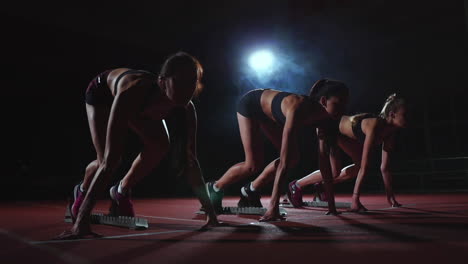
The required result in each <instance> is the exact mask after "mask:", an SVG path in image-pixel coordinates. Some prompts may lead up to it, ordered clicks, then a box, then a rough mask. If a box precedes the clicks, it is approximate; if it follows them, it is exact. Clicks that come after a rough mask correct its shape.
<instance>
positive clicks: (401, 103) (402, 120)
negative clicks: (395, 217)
mask: <svg viewBox="0 0 468 264" xmlns="http://www.w3.org/2000/svg"><path fill="white" fill-rule="evenodd" d="M406 124H407V108H406V103H405V100H404V99H403V98H401V97H397V96H396V94H392V95H390V96H389V97H388V98H387V100H386V101H385V104H384V106H383V108H382V111H381V112H380V114H379V115H374V114H368V113H366V114H358V115H353V116H343V117H342V118H341V121H340V124H339V131H340V134H339V135H338V139H337V144H338V146H339V147H340V148H341V149H342V150H343V151H344V152H345V153H346V154H347V155H349V156H350V157H351V159H352V160H353V162H354V164H351V165H349V166H346V167H344V168H342V166H341V164H340V160H339V159H336V158H331V163H332V168H333V177H334V179H333V183H339V182H343V181H346V180H349V179H352V178H356V183H355V185H354V190H353V197H352V204H351V209H350V211H352V212H361V211H366V210H367V209H366V208H365V207H364V206H363V205H362V204H361V202H360V200H359V196H360V193H361V186H362V181H363V179H364V178H365V177H366V176H367V174H368V171H369V163H370V152H371V150H372V148H374V147H376V146H379V145H382V163H381V165H380V170H381V173H382V177H383V181H384V185H385V191H386V195H387V201H388V203H389V204H390V205H391V206H393V207H399V206H401V205H400V204H399V203H398V202H397V201H396V199H395V195H394V193H393V188H392V174H391V171H390V162H391V160H392V153H393V150H394V148H395V134H396V132H397V130H399V129H401V128H404V127H406ZM340 170H341V172H340ZM324 179H325V178H323V177H322V173H321V172H320V171H315V172H313V173H311V174H309V175H307V176H306V177H304V178H302V179H300V180H297V181H296V180H295V181H293V182H291V183H290V184H289V188H288V197H289V201H290V202H291V204H292V205H293V206H295V207H301V206H302V203H303V201H302V189H303V188H304V187H305V186H307V185H311V184H314V186H315V187H316V190H317V192H318V193H319V195H320V196H321V197H320V198H321V199H322V200H326V199H327V196H326V195H325V196H323V193H322V191H321V189H322V187H321V186H322V181H323V180H324Z"/></svg>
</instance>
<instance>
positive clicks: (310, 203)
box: [280, 199, 351, 208]
mask: <svg viewBox="0 0 468 264" xmlns="http://www.w3.org/2000/svg"><path fill="white" fill-rule="evenodd" d="M280 206H281V207H285V208H293V207H294V206H293V205H292V204H291V203H289V202H288V203H280ZM302 206H304V207H320V208H328V202H324V201H321V200H319V199H317V200H315V201H306V202H303V203H302ZM335 207H336V208H351V203H344V202H335Z"/></svg>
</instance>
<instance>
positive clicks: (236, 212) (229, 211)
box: [196, 207, 288, 216]
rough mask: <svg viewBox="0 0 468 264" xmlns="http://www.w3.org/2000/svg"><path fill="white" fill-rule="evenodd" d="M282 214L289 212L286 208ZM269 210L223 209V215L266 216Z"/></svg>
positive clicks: (262, 208) (250, 208) (281, 210)
mask: <svg viewBox="0 0 468 264" xmlns="http://www.w3.org/2000/svg"><path fill="white" fill-rule="evenodd" d="M279 210H280V214H281V215H282V216H286V215H287V214H288V212H287V211H286V210H285V209H284V208H280V209H279ZM266 211H267V209H266V208H264V207H223V211H222V212H221V213H219V214H222V215H264V214H265V213H266ZM196 214H205V211H203V210H200V211H198V212H196Z"/></svg>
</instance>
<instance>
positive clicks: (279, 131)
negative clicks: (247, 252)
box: [207, 79, 348, 221]
mask: <svg viewBox="0 0 468 264" xmlns="http://www.w3.org/2000/svg"><path fill="white" fill-rule="evenodd" d="M347 98H348V88H347V87H346V86H345V85H344V84H343V83H342V82H339V81H333V80H328V79H323V80H320V81H318V82H316V84H315V85H314V86H313V87H312V89H311V91H310V93H309V96H304V95H297V94H293V93H286V92H281V91H277V90H273V89H257V90H253V91H250V92H248V93H247V94H245V95H244V96H243V97H242V99H241V100H240V101H239V105H238V112H237V119H238V122H239V129H240V134H241V139H242V144H243V147H244V153H245V161H243V162H240V163H237V164H235V165H234V166H232V167H231V168H230V169H229V170H228V171H227V172H226V173H224V175H223V176H222V177H221V178H220V179H219V180H217V181H216V182H208V183H207V189H208V192H209V195H210V199H211V201H212V202H213V204H214V206H215V209H217V210H221V209H222V198H223V191H222V190H223V189H225V188H226V187H227V186H229V185H231V184H233V183H235V182H238V181H240V180H243V179H246V178H247V177H250V176H252V175H254V174H257V173H259V172H261V174H260V175H259V176H258V177H257V178H256V179H255V181H254V182H252V183H247V185H246V186H244V187H243V188H242V189H241V199H240V201H239V203H238V206H241V207H242V206H245V207H252V206H254V207H261V206H262V204H261V202H260V196H259V194H258V191H257V190H258V189H260V188H262V187H263V186H264V185H265V184H266V183H268V182H270V181H272V180H275V182H274V187H273V193H272V198H271V201H270V204H269V206H268V210H267V212H266V214H265V215H264V216H263V217H262V218H261V219H260V220H262V221H270V220H276V219H278V218H280V215H279V207H278V206H279V194H280V186H281V185H282V183H283V181H284V179H285V174H286V173H287V171H288V170H289V169H291V168H293V167H294V166H296V164H297V162H298V160H299V153H298V149H297V133H298V130H299V129H300V127H301V126H304V125H316V127H317V128H318V130H320V131H321V132H320V135H322V137H321V138H320V143H319V145H320V153H321V157H322V158H321V159H320V162H319V163H320V168H321V169H322V171H323V173H324V175H325V174H327V175H330V180H331V173H330V164H329V159H328V154H325V143H324V139H325V138H326V137H327V136H328V134H329V131H326V132H325V133H323V127H325V124H327V123H328V122H331V121H332V120H334V119H339V118H340V117H341V114H342V113H343V111H344V108H345V105H346V103H347ZM322 126H323V127H322ZM262 132H263V134H265V135H266V136H267V138H268V139H269V140H270V142H272V143H273V145H274V146H275V147H276V148H277V149H278V151H279V152H280V158H278V159H276V160H274V161H272V162H271V163H270V164H269V165H268V166H266V167H265V168H264V157H263V139H262ZM323 157H326V159H325V158H323ZM263 168H264V169H263ZM330 186H331V185H330ZM328 191H329V192H330V195H332V194H331V193H332V192H333V191H332V190H331V189H328ZM329 205H330V207H329V210H330V213H333V214H334V213H336V209H335V207H334V203H333V202H332V201H331V202H330V203H329Z"/></svg>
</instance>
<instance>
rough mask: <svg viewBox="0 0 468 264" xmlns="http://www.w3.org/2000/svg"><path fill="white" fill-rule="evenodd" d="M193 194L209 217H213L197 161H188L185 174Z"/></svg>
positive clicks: (212, 209)
mask: <svg viewBox="0 0 468 264" xmlns="http://www.w3.org/2000/svg"><path fill="white" fill-rule="evenodd" d="M185 173H187V174H188V175H187V177H188V180H189V183H190V185H191V187H192V190H193V192H194V193H195V195H196V196H197V198H198V200H199V201H200V203H201V205H202V206H203V208H204V209H205V211H206V212H207V213H208V214H209V215H210V216H215V211H214V208H213V205H212V204H211V202H210V198H209V197H208V193H207V192H206V188H205V181H204V180H203V174H202V171H201V168H200V164H199V162H198V160H193V161H190V162H189V163H188V164H187V168H186V172H185Z"/></svg>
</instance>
